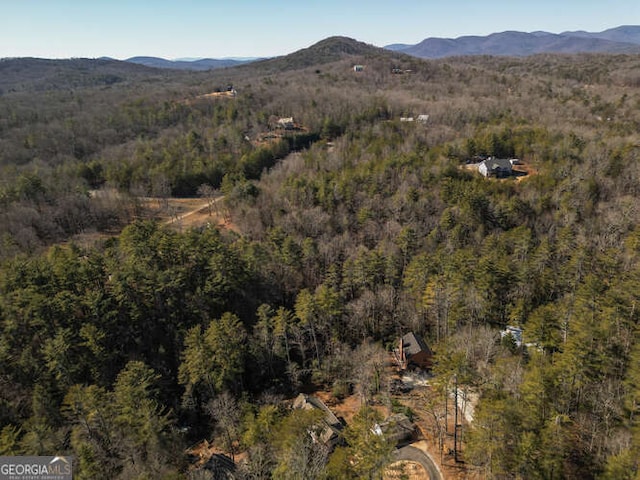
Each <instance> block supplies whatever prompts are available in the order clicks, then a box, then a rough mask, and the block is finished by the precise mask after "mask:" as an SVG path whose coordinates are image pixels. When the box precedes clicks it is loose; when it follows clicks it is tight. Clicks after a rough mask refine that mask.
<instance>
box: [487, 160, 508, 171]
mask: <svg viewBox="0 0 640 480" xmlns="http://www.w3.org/2000/svg"><path fill="white" fill-rule="evenodd" d="M482 163H484V164H485V165H486V167H487V170H496V169H507V170H511V161H510V160H508V159H506V158H495V157H489V158H487V159H486V160H485V161H484V162H482Z"/></svg>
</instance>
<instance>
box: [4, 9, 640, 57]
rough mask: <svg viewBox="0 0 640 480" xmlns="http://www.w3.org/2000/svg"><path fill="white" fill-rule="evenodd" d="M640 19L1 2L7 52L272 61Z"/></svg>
mask: <svg viewBox="0 0 640 480" xmlns="http://www.w3.org/2000/svg"><path fill="white" fill-rule="evenodd" d="M639 24H640V1H639V0H526V1H525V0H484V1H483V0H437V1H436V0H385V1H382V0H322V1H318V0H295V1H294V0H227V1H220V0H108V1H105V0H0V58H3V57H41V58H70V57H87V58H97V57H102V56H108V57H112V58H117V59H126V58H129V57H133V56H138V55H145V56H156V57H163V58H167V59H175V58H185V57H188V58H224V57H270V56H277V55H286V54H288V53H291V52H294V51H296V50H299V49H301V48H306V47H308V46H310V45H312V44H314V43H316V42H319V41H320V40H323V39H324V38H327V37H330V36H333V35H343V36H347V37H351V38H355V39H356V40H359V41H362V42H366V43H370V44H373V45H376V46H380V47H382V46H385V45H388V44H392V43H406V44H415V43H418V42H420V41H422V40H424V39H425V38H427V37H445V38H455V37H458V36H462V35H487V34H490V33H494V32H502V31H505V30H518V31H525V32H532V31H537V30H544V31H548V32H552V33H560V32H563V31H566V30H586V31H590V32H599V31H602V30H606V29H608V28H612V27H616V26H619V25H639Z"/></svg>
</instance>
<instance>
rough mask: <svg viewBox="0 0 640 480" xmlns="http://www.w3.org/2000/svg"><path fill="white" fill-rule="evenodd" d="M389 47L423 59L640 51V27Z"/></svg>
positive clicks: (492, 36) (508, 33)
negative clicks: (461, 56) (462, 56)
mask: <svg viewBox="0 0 640 480" xmlns="http://www.w3.org/2000/svg"><path fill="white" fill-rule="evenodd" d="M385 48H386V49H388V50H392V51H395V52H402V53H406V54H408V55H412V56H414V57H420V58H442V57H451V56H460V55H508V56H527V55H535V54H538V53H640V26H635V25H623V26H620V27H616V28H611V29H608V30H605V31H603V32H596V33H591V32H584V31H576V32H563V33H559V34H556V33H549V32H542V31H537V32H531V33H526V32H516V31H506V32H500V33H492V34H490V35H487V36H463V37H458V38H455V39H453V38H436V37H430V38H426V39H424V40H423V41H422V42H420V43H417V44H415V45H407V44H392V45H387V46H386V47H385Z"/></svg>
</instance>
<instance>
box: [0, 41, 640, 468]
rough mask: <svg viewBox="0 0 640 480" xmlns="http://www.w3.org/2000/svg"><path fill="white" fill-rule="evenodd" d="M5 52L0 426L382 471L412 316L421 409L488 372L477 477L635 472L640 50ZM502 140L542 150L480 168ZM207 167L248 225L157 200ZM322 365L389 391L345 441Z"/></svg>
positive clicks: (42, 443)
mask: <svg viewBox="0 0 640 480" xmlns="http://www.w3.org/2000/svg"><path fill="white" fill-rule="evenodd" d="M315 55H317V57H314V56H315ZM314 58H316V61H313V59H314ZM96 62H97V63H96ZM356 64H357V65H362V66H363V68H362V70H361V71H357V72H356V71H354V68H353V66H354V65H356ZM33 69H36V70H35V71H36V72H37V74H34V70H33ZM0 71H7V72H13V73H12V75H13V77H12V78H11V81H8V80H5V81H4V82H3V83H2V84H1V85H0V88H1V89H2V90H1V92H0V172H1V173H0V179H1V180H0V236H1V241H2V248H1V249H0V258H1V261H2V263H1V265H0V329H1V334H0V385H1V387H2V388H0V455H17V454H25V455H26V454H30V455H35V454H43V455H44V454H53V453H56V454H69V455H73V456H74V457H75V460H76V465H75V467H74V468H75V472H74V473H76V477H77V478H79V479H114V478H120V479H133V478H141V479H142V478H149V479H151V478H153V479H159V478H164V479H178V478H217V477H215V476H214V474H213V473H210V472H205V471H201V470H193V469H192V468H191V467H190V464H191V463H193V459H190V458H188V456H187V454H186V453H185V452H186V449H187V447H189V446H191V445H193V444H194V443H195V442H198V441H200V440H202V439H207V440H209V441H211V442H212V443H213V444H214V445H216V446H217V448H218V449H219V451H221V452H225V453H227V454H229V455H230V456H234V455H237V454H240V453H242V455H241V457H240V458H241V460H239V461H238V468H237V470H236V473H235V475H236V478H247V479H249V478H251V479H254V478H255V479H258V478H261V479H262V478H276V479H288V478H291V479H298V478H305V479H312V478H332V479H349V478H380V476H381V475H382V471H383V470H384V468H385V466H386V464H387V463H389V461H390V459H391V450H392V448H393V445H392V443H390V441H389V440H386V439H385V438H383V437H377V436H374V437H372V434H371V421H372V418H373V417H374V416H375V415H376V410H372V409H370V408H369V407H370V406H371V405H379V404H389V405H392V404H393V405H396V406H397V405H399V404H401V403H402V396H401V395H400V396H398V395H395V394H392V393H391V391H390V390H391V389H390V382H389V379H388V377H387V373H386V371H385V369H384V368H383V365H384V363H385V361H386V358H388V356H389V350H390V349H391V347H392V346H393V345H395V344H396V342H397V339H398V337H399V336H401V335H402V334H404V333H406V332H408V331H413V332H416V333H417V334H419V335H422V336H423V337H424V338H425V339H426V340H427V342H428V343H429V344H430V345H432V348H433V350H434V353H435V365H434V368H433V374H434V376H433V379H432V382H431V384H432V387H431V390H432V391H433V395H432V396H430V399H431V400H430V401H431V402H432V403H430V404H429V405H425V407H424V410H418V411H416V414H417V415H421V414H422V413H424V412H426V411H428V410H429V409H431V411H433V412H435V411H436V410H437V411H439V410H440V409H441V408H443V403H444V399H445V398H446V395H445V393H444V392H445V391H446V390H447V385H449V384H450V383H451V382H452V381H453V379H454V378H455V379H456V381H457V382H458V383H459V384H460V385H463V386H464V388H466V389H469V390H470V391H473V392H475V393H477V395H478V397H479V401H478V405H477V407H476V410H475V417H474V419H473V422H471V424H470V425H466V426H465V436H464V441H463V442H464V443H463V453H464V456H463V459H464V466H465V467H466V470H465V472H466V474H467V475H468V476H469V478H527V479H535V478H540V479H543V478H545V479H546V478H581V479H589V478H606V479H624V478H628V479H633V478H638V475H639V461H638V458H640V425H639V424H638V414H639V413H640V412H639V408H640V407H639V404H640V335H639V332H638V328H639V327H638V321H639V320H640V314H639V313H638V310H637V308H636V304H637V303H638V300H639V293H638V292H640V230H639V229H638V222H639V220H640V209H639V207H638V196H639V195H640V163H639V156H640V133H639V132H640V57H638V56H625V55H576V56H554V55H542V56H533V57H529V58H525V59H513V58H494V57H474V58H456V59H447V60H434V61H422V60H419V59H416V58H411V57H406V56H403V55H400V54H397V53H391V52H384V51H382V50H380V49H375V48H372V47H368V46H366V45H364V44H359V43H356V42H353V41H351V40H349V39H343V38H337V39H328V40H327V41H324V42H322V43H321V44H319V46H318V47H317V50H316V49H314V47H311V48H310V49H307V50H305V51H302V52H298V53H297V54H293V55H291V56H289V57H284V58H280V59H272V60H268V61H264V62H255V63H252V64H250V65H245V66H242V67H234V68H229V69H220V70H215V71H212V72H178V71H169V70H166V71H165V70H163V71H158V70H154V69H148V68H144V67H138V66H132V65H126V64H122V65H121V64H119V62H108V61H89V60H87V61H82V62H80V61H76V62H75V63H74V62H73V61H71V62H64V61H60V62H47V63H40V62H39V61H36V60H33V59H31V60H28V59H14V60H4V61H1V62H0ZM0 78H3V79H6V78H8V77H6V76H4V74H2V76H0ZM232 91H233V92H234V94H233V95H231V94H228V95H227V94H221V95H213V96H211V95H209V96H204V95H206V94H209V93H212V92H223V93H224V92H228V93H230V92H232ZM419 115H429V118H428V121H427V122H426V123H423V122H418V121H413V122H409V121H400V118H401V117H402V118H404V119H407V118H408V117H414V118H416V119H417V117H418V116H419ZM288 117H292V118H293V121H294V127H292V128H288V127H287V128H283V127H282V126H281V125H279V124H278V119H280V118H288ZM487 156H495V157H498V158H518V159H520V161H521V163H523V164H524V166H525V167H526V168H525V170H526V172H527V174H526V175H524V174H522V175H521V176H517V177H516V176H514V177H509V178H504V179H492V178H484V177H482V176H481V175H480V174H479V173H478V172H477V171H476V169H475V168H472V166H471V165H470V164H471V163H472V162H475V161H477V160H478V159H483V158H486V157H487ZM523 171H524V170H523ZM203 192H208V193H206V194H207V195H208V194H211V195H215V196H220V200H219V201H218V203H219V204H220V205H221V208H223V209H224V211H225V215H227V216H228V217H229V218H230V220H231V222H233V224H234V226H235V228H234V229H233V230H224V229H221V230H218V229H217V228H216V227H215V226H206V225H205V226H203V227H202V228H197V229H191V230H186V229H184V230H183V231H176V230H175V229H170V228H168V227H166V226H163V225H161V224H160V223H159V222H154V221H142V220H140V208H141V207H140V202H141V201H142V199H146V198H149V197H153V198H154V199H163V198H167V197H169V196H196V195H203V194H205V193H203ZM79 233H99V234H101V235H96V238H98V240H96V241H95V242H94V243H93V244H87V243H86V242H83V243H82V244H78V243H77V242H75V240H74V238H75V235H77V234H79ZM507 325H512V326H518V327H520V328H522V330H523V343H524V344H523V345H522V346H518V345H517V344H516V343H515V342H514V341H512V340H513V339H512V338H510V337H506V338H505V339H502V340H501V338H500V334H499V332H500V330H502V329H504V328H505V327H506V326H507ZM314 388H326V389H328V390H331V391H333V393H334V394H335V396H336V397H338V398H340V397H343V396H345V395H348V394H349V393H351V392H356V393H357V394H359V395H360V397H361V399H362V403H363V405H364V406H363V409H362V410H361V411H360V412H359V413H358V415H356V416H355V417H354V419H353V421H352V422H351V423H349V425H348V426H347V427H346V429H345V434H344V438H345V439H346V443H345V444H343V445H341V446H339V447H337V448H336V449H335V450H333V451H330V450H329V449H326V448H323V447H320V446H319V445H317V444H314V443H313V440H312V437H311V436H309V435H308V431H309V429H311V428H313V425H316V424H317V421H318V418H317V416H314V415H313V414H312V413H309V412H306V411H293V412H292V411H291V410H290V409H289V408H287V405H288V404H287V401H286V400H290V399H292V398H294V397H295V396H296V395H297V394H298V393H299V392H301V391H307V392H308V391H311V390H313V389H314ZM421 412H422V413H421ZM434 418H435V416H434ZM236 460H238V459H236Z"/></svg>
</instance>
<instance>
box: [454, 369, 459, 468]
mask: <svg viewBox="0 0 640 480" xmlns="http://www.w3.org/2000/svg"><path fill="white" fill-rule="evenodd" d="M453 379H454V382H455V385H456V391H455V394H454V397H455V401H454V402H453V408H454V411H455V415H454V422H453V458H454V459H455V461H456V463H458V375H454V376H453Z"/></svg>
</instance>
